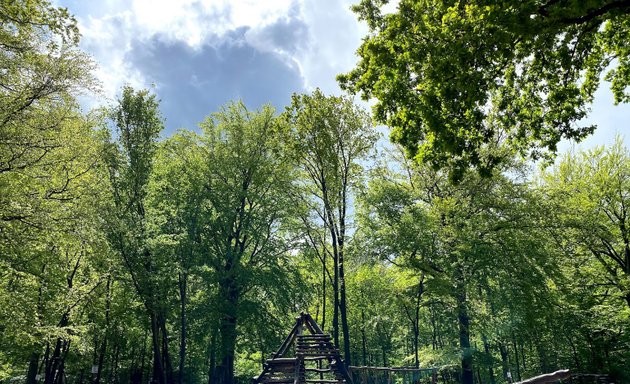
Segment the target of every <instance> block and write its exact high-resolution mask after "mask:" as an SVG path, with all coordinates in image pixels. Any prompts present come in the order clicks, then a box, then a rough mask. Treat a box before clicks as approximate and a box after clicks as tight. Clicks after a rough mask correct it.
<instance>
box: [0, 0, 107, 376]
mask: <svg viewBox="0 0 630 384" xmlns="http://www.w3.org/2000/svg"><path fill="white" fill-rule="evenodd" d="M78 39H79V35H78V30H77V27H76V21H75V20H74V19H73V18H72V17H71V16H70V15H69V14H68V12H67V11H66V10H65V9H63V8H57V7H53V6H51V5H50V3H49V2H47V1H38V0H33V1H2V2H0V47H1V49H0V73H1V75H0V266H1V269H0V271H1V272H0V275H1V278H0V280H2V284H1V285H0V302H1V303H2V310H1V311H0V319H1V321H2V324H3V326H2V331H1V332H0V333H1V336H0V338H1V339H2V344H3V345H5V346H7V348H6V349H5V350H4V351H3V353H2V354H0V355H1V356H2V357H0V358H1V359H2V361H0V366H2V367H3V368H2V369H0V377H2V379H4V378H5V376H7V375H11V374H13V373H15V372H24V371H23V366H22V364H23V363H24V362H25V361H26V362H27V363H28V369H27V370H26V381H27V382H28V383H34V382H35V375H36V374H37V372H38V371H40V372H42V373H43V376H44V381H45V382H46V383H52V382H53V381H56V380H61V378H63V377H64V375H65V372H66V362H67V357H68V356H69V353H70V352H71V346H73V347H74V346H78V345H82V343H84V342H85V337H86V332H84V331H83V330H82V328H81V321H82V319H81V313H82V311H83V310H85V308H86V306H87V304H88V302H89V300H90V299H92V298H93V297H94V296H95V292H97V291H98V287H99V286H100V285H101V283H102V282H103V281H104V279H103V278H104V277H105V275H106V274H107V272H106V269H105V268H102V266H103V265H102V264H101V263H100V261H101V260H100V257H103V258H106V255H107V246H106V245H105V244H104V243H103V242H102V240H103V238H102V236H101V234H100V233H99V232H98V231H95V230H93V228H94V227H95V226H97V222H98V219H97V217H98V210H97V207H99V205H100V204H101V203H102V196H101V195H100V193H99V190H100V188H101V187H102V186H103V183H102V176H103V173H102V171H103V169H102V168H101V167H100V164H99V163H98V160H97V159H98V154H97V148H98V139H97V135H96V133H95V132H94V130H93V128H94V125H95V123H94V121H92V120H90V119H89V118H86V117H85V116H82V114H81V113H80V111H79V108H78V103H77V101H76V97H77V96H78V95H79V94H81V93H82V92H86V91H89V90H91V89H93V88H94V86H95V82H94V79H93V77H92V75H91V70H92V68H93V64H92V62H91V60H90V59H89V58H88V57H87V55H85V54H84V53H82V52H81V51H80V50H79V49H78ZM9 346H10V347H9ZM5 352H6V355H5ZM5 356H9V357H10V361H9V364H6V361H5V360H4V357H5ZM5 367H8V368H7V370H5Z"/></svg>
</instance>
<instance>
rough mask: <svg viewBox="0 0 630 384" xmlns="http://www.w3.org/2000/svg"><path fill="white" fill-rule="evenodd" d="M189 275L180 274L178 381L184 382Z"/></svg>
mask: <svg viewBox="0 0 630 384" xmlns="http://www.w3.org/2000/svg"><path fill="white" fill-rule="evenodd" d="M187 279H188V276H187V275H186V274H185V273H180V274H179V298H180V302H181V316H180V317H181V328H182V329H181V339H180V343H179V372H178V382H179V384H184V379H185V375H184V369H185V367H186V285H187Z"/></svg>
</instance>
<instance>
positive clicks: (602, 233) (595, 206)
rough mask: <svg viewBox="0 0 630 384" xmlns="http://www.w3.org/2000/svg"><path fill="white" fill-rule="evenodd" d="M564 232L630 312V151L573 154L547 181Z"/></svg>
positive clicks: (545, 185) (618, 146)
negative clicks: (587, 255) (589, 257)
mask: <svg viewBox="0 0 630 384" xmlns="http://www.w3.org/2000/svg"><path fill="white" fill-rule="evenodd" d="M542 181H543V184H542V187H543V188H544V191H545V192H546V195H547V196H548V198H549V201H550V202H552V203H554V204H555V206H554V207H553V210H551V212H555V213H556V214H557V215H555V216H554V218H555V219H556V220H558V221H559V222H560V223H562V227H563V228H564V231H563V234H564V236H563V237H565V238H567V239H568V240H570V241H572V242H573V241H575V242H577V244H578V245H579V246H580V247H583V249H584V250H586V251H587V252H588V253H590V255H591V256H592V261H596V264H599V266H600V267H601V271H600V273H601V274H602V275H603V276H600V277H599V278H600V279H602V280H603V281H602V283H604V284H605V285H606V286H608V287H610V288H614V289H615V290H616V291H617V294H616V295H615V296H616V297H618V299H621V300H623V301H624V302H625V304H626V305H627V306H628V307H629V308H630V223H629V222H628V221H629V215H630V211H629V210H630V196H629V191H630V153H629V152H628V149H627V148H625V147H624V146H623V144H622V141H621V139H620V138H617V140H616V142H615V144H614V145H613V146H611V147H609V148H603V147H599V148H596V149H593V150H590V151H585V152H580V153H569V154H567V155H566V156H564V158H563V159H562V160H561V161H560V163H559V164H558V165H557V166H556V167H554V168H553V169H552V170H550V171H549V172H545V173H544V174H543V178H542Z"/></svg>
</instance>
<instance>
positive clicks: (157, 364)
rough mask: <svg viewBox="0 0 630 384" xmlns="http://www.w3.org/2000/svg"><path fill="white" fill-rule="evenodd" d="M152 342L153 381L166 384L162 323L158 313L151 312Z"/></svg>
mask: <svg viewBox="0 0 630 384" xmlns="http://www.w3.org/2000/svg"><path fill="white" fill-rule="evenodd" d="M151 344H152V347H153V377H152V379H151V383H158V384H165V383H166V377H165V376H164V366H163V365H162V353H161V352H160V347H161V343H160V324H159V321H158V318H157V314H156V313H154V312H153V311H152V312H151Z"/></svg>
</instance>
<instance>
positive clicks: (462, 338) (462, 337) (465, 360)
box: [455, 266, 474, 384]
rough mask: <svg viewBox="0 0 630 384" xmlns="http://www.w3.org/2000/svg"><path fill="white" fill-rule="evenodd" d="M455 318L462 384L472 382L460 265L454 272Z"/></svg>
mask: <svg viewBox="0 0 630 384" xmlns="http://www.w3.org/2000/svg"><path fill="white" fill-rule="evenodd" d="M455 279H456V285H457V288H456V289H457V298H456V299H457V320H458V322H459V347H460V349H461V351H462V384H473V381H474V374H473V366H472V352H471V350H470V318H469V316H468V304H467V302H466V283H465V280H464V273H463V270H462V267H461V266H459V267H458V268H457V272H456V276H455Z"/></svg>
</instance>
